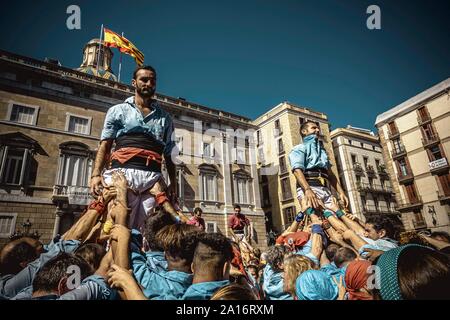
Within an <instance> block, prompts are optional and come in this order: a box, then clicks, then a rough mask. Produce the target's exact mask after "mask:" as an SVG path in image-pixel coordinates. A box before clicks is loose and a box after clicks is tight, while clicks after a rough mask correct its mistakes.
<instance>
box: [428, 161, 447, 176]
mask: <svg viewBox="0 0 450 320" xmlns="http://www.w3.org/2000/svg"><path fill="white" fill-rule="evenodd" d="M428 166H429V167H430V172H431V174H437V173H442V172H445V171H448V169H449V165H448V161H447V158H445V157H443V158H441V159H438V160H435V161H431V162H430V163H428Z"/></svg>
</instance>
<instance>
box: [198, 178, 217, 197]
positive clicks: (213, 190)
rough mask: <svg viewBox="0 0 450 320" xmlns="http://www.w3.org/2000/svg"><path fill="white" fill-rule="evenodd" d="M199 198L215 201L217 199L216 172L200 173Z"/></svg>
mask: <svg viewBox="0 0 450 320" xmlns="http://www.w3.org/2000/svg"><path fill="white" fill-rule="evenodd" d="M200 179H201V185H200V188H201V190H200V194H201V200H205V201H216V200H217V181H216V174H212V173H206V172H202V173H201V174H200Z"/></svg>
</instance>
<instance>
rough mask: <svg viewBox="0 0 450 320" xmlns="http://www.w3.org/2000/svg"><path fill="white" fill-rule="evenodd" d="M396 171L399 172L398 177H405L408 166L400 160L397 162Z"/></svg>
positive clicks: (407, 172) (403, 160) (404, 161)
mask: <svg viewBox="0 0 450 320" xmlns="http://www.w3.org/2000/svg"><path fill="white" fill-rule="evenodd" d="M397 164H398V170H399V172H400V176H407V175H408V174H409V170H408V164H407V163H406V159H405V158H403V159H400V160H398V162H397Z"/></svg>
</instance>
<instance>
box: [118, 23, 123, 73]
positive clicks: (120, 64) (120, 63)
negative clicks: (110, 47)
mask: <svg viewBox="0 0 450 320" xmlns="http://www.w3.org/2000/svg"><path fill="white" fill-rule="evenodd" d="M122 38H123V32H122ZM119 52H120V60H119V77H118V80H117V81H118V82H120V71H121V70H122V51H120V49H119Z"/></svg>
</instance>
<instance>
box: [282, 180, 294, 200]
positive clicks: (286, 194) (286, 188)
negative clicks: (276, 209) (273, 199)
mask: <svg viewBox="0 0 450 320" xmlns="http://www.w3.org/2000/svg"><path fill="white" fill-rule="evenodd" d="M281 193H282V199H283V200H288V199H292V192H291V185H290V182H289V178H285V179H281Z"/></svg>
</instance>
